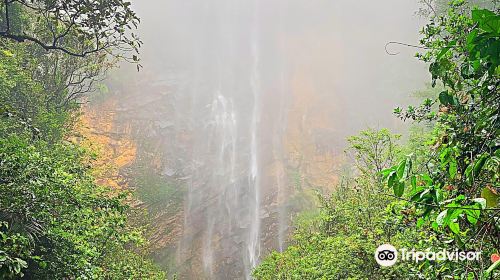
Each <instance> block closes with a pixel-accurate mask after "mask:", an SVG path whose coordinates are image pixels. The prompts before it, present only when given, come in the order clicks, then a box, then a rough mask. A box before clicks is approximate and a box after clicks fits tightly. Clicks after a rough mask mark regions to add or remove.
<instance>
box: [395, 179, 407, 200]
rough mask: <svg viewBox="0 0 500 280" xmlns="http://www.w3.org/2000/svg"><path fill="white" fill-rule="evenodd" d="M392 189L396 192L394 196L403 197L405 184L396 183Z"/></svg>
mask: <svg viewBox="0 0 500 280" xmlns="http://www.w3.org/2000/svg"><path fill="white" fill-rule="evenodd" d="M392 189H393V190H394V195H396V196H397V197H401V196H402V195H403V193H404V191H405V184H404V183H401V182H396V183H395V184H394V186H393V187H392Z"/></svg>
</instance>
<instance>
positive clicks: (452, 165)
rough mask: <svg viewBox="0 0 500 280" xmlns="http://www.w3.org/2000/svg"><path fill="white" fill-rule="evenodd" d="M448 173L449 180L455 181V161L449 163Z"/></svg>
mask: <svg viewBox="0 0 500 280" xmlns="http://www.w3.org/2000/svg"><path fill="white" fill-rule="evenodd" d="M448 173H449V174H450V178H451V179H455V176H456V175H457V162H456V160H455V159H453V160H451V161H450V167H449V168H448Z"/></svg>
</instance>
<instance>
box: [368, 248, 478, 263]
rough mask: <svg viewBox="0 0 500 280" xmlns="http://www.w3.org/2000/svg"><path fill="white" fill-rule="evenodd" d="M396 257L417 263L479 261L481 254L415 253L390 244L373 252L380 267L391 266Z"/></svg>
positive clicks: (456, 252)
mask: <svg viewBox="0 0 500 280" xmlns="http://www.w3.org/2000/svg"><path fill="white" fill-rule="evenodd" d="M398 255H400V259H401V261H414V262H416V263H419V262H421V261H426V260H429V261H435V260H438V261H444V260H448V261H454V262H457V261H473V260H476V261H479V260H480V259H481V252H474V251H458V250H456V251H451V252H450V251H447V250H445V249H443V250H441V251H438V252H434V251H431V250H430V249H427V250H426V251H415V249H412V250H408V249H406V248H401V249H399V252H398V250H397V249H396V248H395V247H394V246H392V245H391V244H383V245H380V246H379V247H378V248H377V250H375V260H376V261H377V263H378V264H379V265H380V266H392V265H394V264H395V263H396V262H397V260H398Z"/></svg>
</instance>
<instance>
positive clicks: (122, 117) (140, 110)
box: [82, 72, 341, 279]
mask: <svg viewBox="0 0 500 280" xmlns="http://www.w3.org/2000/svg"><path fill="white" fill-rule="evenodd" d="M181 79H182V77H172V78H168V79H166V80H157V79H156V80H155V75H154V73H141V75H140V77H138V78H136V79H131V81H128V83H127V87H122V86H116V85H114V86H112V87H111V93H110V94H108V95H106V96H103V97H100V98H99V99H100V101H98V102H92V103H91V105H90V106H88V108H86V110H85V112H84V115H83V117H82V127H83V129H84V133H83V134H85V135H87V138H88V139H89V141H88V142H89V143H92V145H95V146H97V147H99V148H98V151H99V152H100V154H101V158H100V159H99V161H98V165H99V167H100V168H99V170H100V174H98V175H97V178H98V180H99V183H101V184H105V185H109V186H112V187H114V188H118V189H120V188H130V189H133V190H135V191H136V192H135V193H136V198H135V199H134V201H133V204H134V205H135V206H136V207H137V208H139V209H145V210H147V212H148V215H147V219H148V221H146V222H148V223H149V224H150V228H149V229H148V238H149V240H150V243H151V248H150V249H151V254H152V256H153V257H154V258H155V259H156V261H157V262H158V263H159V264H160V265H161V266H163V267H164V268H166V269H168V270H169V272H174V273H178V274H179V276H180V278H181V279H200V278H204V277H206V278H211V279H242V278H244V277H243V275H248V274H249V270H251V266H250V264H252V262H253V261H252V259H246V260H245V259H244V258H245V257H242V256H245V255H246V256H251V257H252V258H256V259H255V261H256V262H257V261H258V258H260V257H262V256H263V255H265V254H267V252H269V251H271V250H282V249H284V248H285V247H286V241H287V237H288V236H289V234H290V233H291V229H292V227H291V224H292V219H293V217H294V215H295V214H296V213H297V212H299V211H301V210H303V209H305V208H307V207H312V205H313V204H314V198H313V196H312V195H311V194H312V191H313V190H316V189H319V190H323V191H328V190H329V189H331V188H332V187H334V185H335V183H336V180H337V179H336V177H335V175H334V173H335V172H334V170H335V168H336V164H338V162H339V161H340V160H339V159H340V158H341V155H340V154H339V153H338V152H335V151H336V150H337V149H336V147H334V146H333V145H332V142H331V137H332V135H331V133H332V130H331V127H332V121H331V119H330V118H329V115H328V112H327V111H324V110H322V109H321V108H322V106H321V96H318V94H317V91H316V89H315V88H314V87H313V86H312V84H313V83H312V82H311V81H308V79H307V77H306V76H305V75H304V73H301V72H297V73H296V74H295V75H294V78H293V79H291V83H290V84H289V85H287V86H286V90H285V89H283V88H281V89H277V91H276V92H275V91H274V90H273V88H269V89H265V90H264V89H263V91H262V92H263V93H262V96H261V97H258V96H257V99H254V100H252V99H251V96H252V94H251V93H245V92H241V93H238V94H241V95H237V96H221V95H217V94H215V95H211V94H201V93H199V91H193V92H192V93H190V94H186V89H183V85H182V84H181V83H180V82H179V81H178V80H181ZM205 92H206V91H205ZM277 92H278V93H279V94H278V93H277ZM236 97H238V98H236ZM256 102H257V103H256ZM248 104H252V105H251V106H248ZM257 105H258V107H256V108H257V109H258V110H257V111H256V110H255V106H257ZM252 106H253V107H254V109H252ZM252 118H255V119H252ZM111 166H112V167H114V168H110V167H111ZM141 222H145V221H144V220H142V221H141ZM252 240H253V241H252ZM254 241H255V242H254ZM252 242H254V243H252ZM251 246H254V247H251ZM249 248H253V249H252V250H254V251H252V250H250V249H249ZM245 251H246V252H250V253H248V254H242V252H245ZM252 252H254V253H252Z"/></svg>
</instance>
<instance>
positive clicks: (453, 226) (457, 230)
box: [448, 222, 460, 234]
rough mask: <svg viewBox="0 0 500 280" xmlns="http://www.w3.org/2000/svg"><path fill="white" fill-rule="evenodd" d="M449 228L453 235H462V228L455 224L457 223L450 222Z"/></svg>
mask: <svg viewBox="0 0 500 280" xmlns="http://www.w3.org/2000/svg"><path fill="white" fill-rule="evenodd" d="M448 227H449V228H450V230H451V231H452V232H453V233H456V234H459V233H460V226H459V225H458V223H455V222H450V223H449V224H448Z"/></svg>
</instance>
